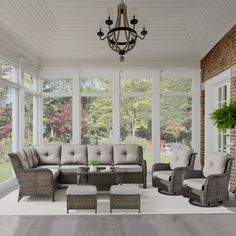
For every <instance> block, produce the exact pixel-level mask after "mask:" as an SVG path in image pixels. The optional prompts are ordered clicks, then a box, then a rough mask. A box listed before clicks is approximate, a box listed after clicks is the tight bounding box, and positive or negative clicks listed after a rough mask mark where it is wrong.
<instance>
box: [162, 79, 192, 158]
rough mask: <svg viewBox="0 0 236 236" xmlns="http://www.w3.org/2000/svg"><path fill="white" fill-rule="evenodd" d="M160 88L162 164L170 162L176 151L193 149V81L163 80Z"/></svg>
mask: <svg viewBox="0 0 236 236" xmlns="http://www.w3.org/2000/svg"><path fill="white" fill-rule="evenodd" d="M160 87H161V98H160V135H161V137H160V142H161V143H160V152H161V162H169V161H170V155H171V153H172V151H173V150H174V149H178V148H183V147H186V148H191V147H192V138H191V137H192V97H191V94H190V92H191V88H192V81H191V79H179V78H178V79H176V78H174V79H173V78H171V79H169V78H163V79H161V83H160Z"/></svg>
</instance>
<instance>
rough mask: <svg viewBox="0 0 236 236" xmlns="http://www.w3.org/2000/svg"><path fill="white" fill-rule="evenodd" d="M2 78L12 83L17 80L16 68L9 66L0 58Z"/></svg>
mask: <svg viewBox="0 0 236 236" xmlns="http://www.w3.org/2000/svg"><path fill="white" fill-rule="evenodd" d="M0 78H1V79H6V80H10V81H14V80H15V76H14V66H12V65H11V64H9V63H8V62H7V61H6V60H4V59H3V58H1V57H0Z"/></svg>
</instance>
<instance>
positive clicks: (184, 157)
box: [170, 149, 192, 170]
mask: <svg viewBox="0 0 236 236" xmlns="http://www.w3.org/2000/svg"><path fill="white" fill-rule="evenodd" d="M191 152H192V151H191V150H189V149H176V150H173V152H172V155H171V159H170V168H171V169H172V170H173V169H175V168H177V167H186V166H188V165H189V161H190V155H191Z"/></svg>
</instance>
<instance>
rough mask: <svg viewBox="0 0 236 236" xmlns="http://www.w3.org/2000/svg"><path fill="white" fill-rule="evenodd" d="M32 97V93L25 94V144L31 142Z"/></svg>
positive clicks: (28, 144)
mask: <svg viewBox="0 0 236 236" xmlns="http://www.w3.org/2000/svg"><path fill="white" fill-rule="evenodd" d="M33 98H34V96H33V95H32V94H29V93H26V94H25V143H24V145H25V146H31V145H32V144H33Z"/></svg>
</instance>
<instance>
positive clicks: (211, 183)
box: [204, 173, 229, 191]
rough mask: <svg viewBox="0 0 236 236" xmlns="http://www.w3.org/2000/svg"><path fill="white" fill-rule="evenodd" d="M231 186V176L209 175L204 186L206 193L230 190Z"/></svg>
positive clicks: (225, 174)
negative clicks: (229, 185) (229, 186)
mask: <svg viewBox="0 0 236 236" xmlns="http://www.w3.org/2000/svg"><path fill="white" fill-rule="evenodd" d="M228 184H229V175H228V174H227V173H224V174H215V175H209V176H207V177H206V181H205V184H204V190H205V191H215V190H216V189H224V188H225V189H228Z"/></svg>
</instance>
